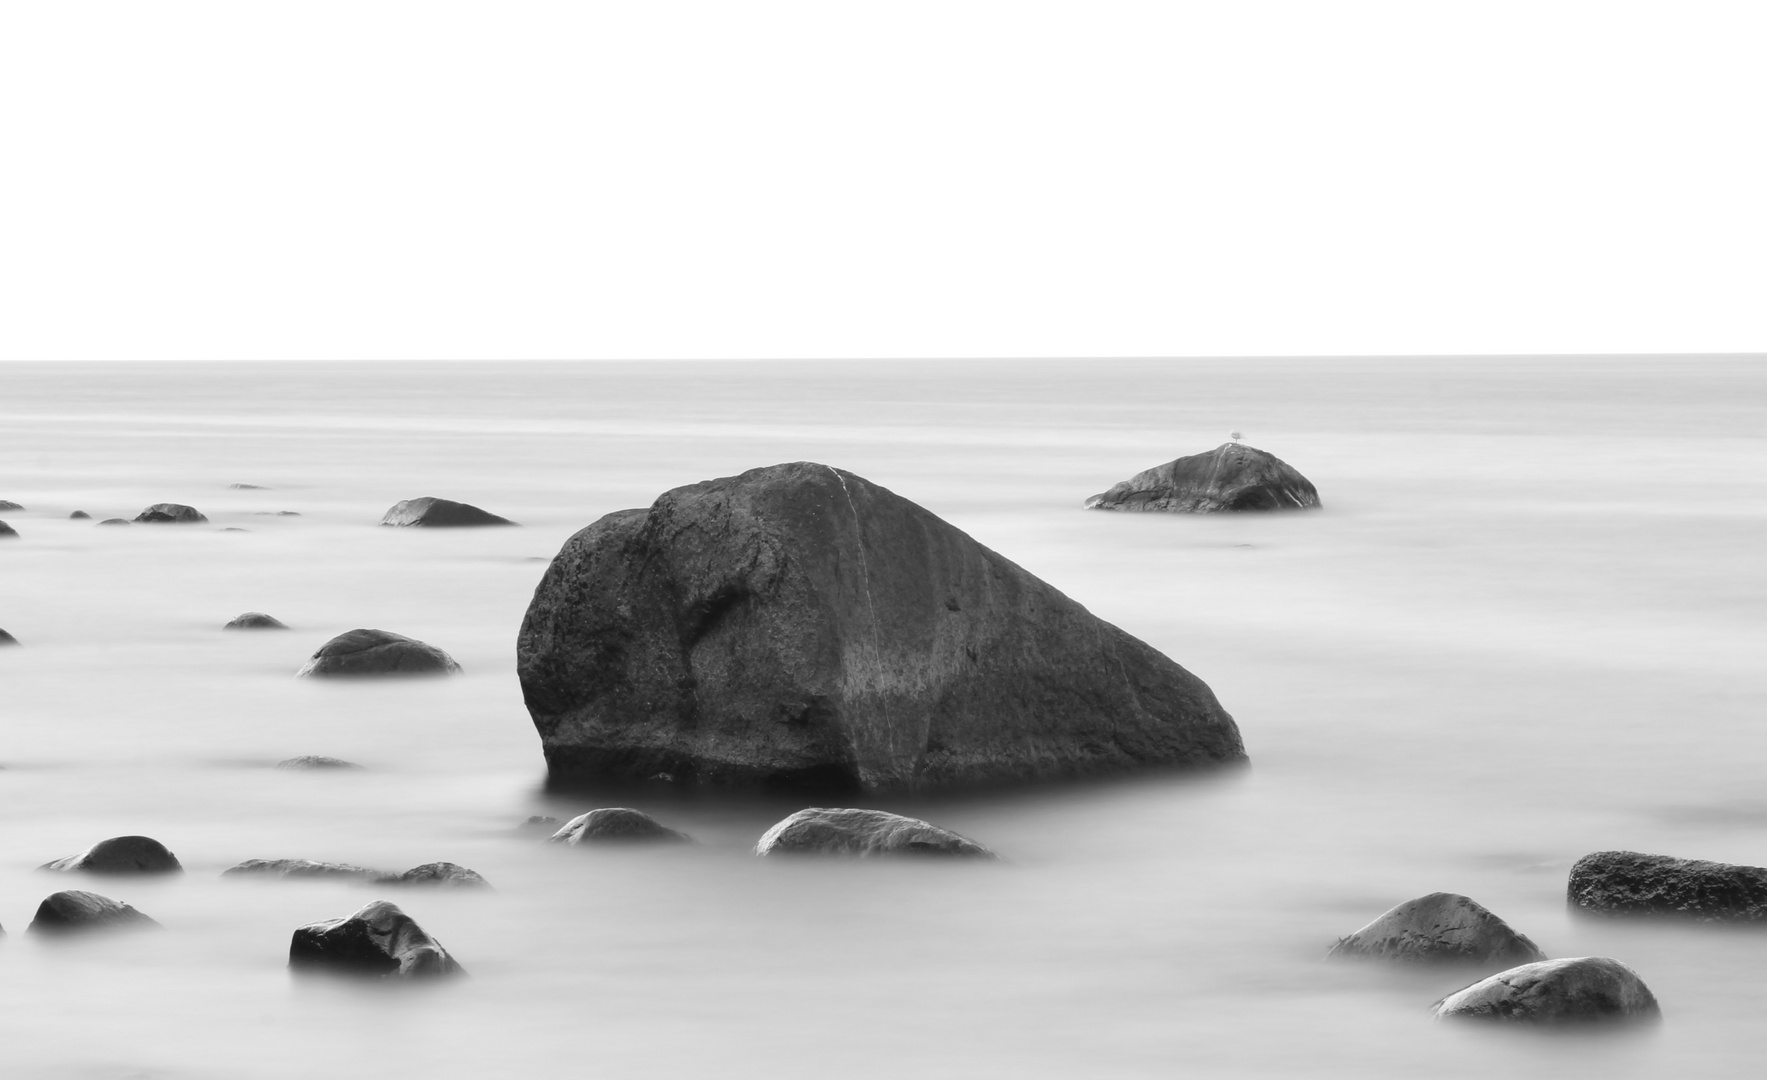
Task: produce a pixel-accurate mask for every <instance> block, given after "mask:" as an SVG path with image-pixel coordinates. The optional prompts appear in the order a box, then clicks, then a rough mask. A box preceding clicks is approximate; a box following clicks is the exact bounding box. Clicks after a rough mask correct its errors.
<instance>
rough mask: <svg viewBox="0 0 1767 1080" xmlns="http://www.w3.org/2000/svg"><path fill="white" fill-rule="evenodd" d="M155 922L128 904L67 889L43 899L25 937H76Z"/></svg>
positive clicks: (157, 924)
mask: <svg viewBox="0 0 1767 1080" xmlns="http://www.w3.org/2000/svg"><path fill="white" fill-rule="evenodd" d="M157 926H159V923H157V922H155V921H154V920H152V919H150V918H148V917H147V916H146V915H143V914H142V913H141V912H139V911H136V910H135V909H134V908H132V907H130V906H129V905H128V904H124V903H121V902H120V901H116V900H112V899H111V898H110V897H108V896H100V895H98V894H97V893H93V892H82V891H81V890H79V889H69V890H67V891H65V892H58V893H54V894H52V895H50V896H47V897H45V898H44V900H43V902H42V903H41V904H38V905H37V916H36V918H34V919H32V920H31V925H30V926H29V928H27V929H26V931H25V932H26V933H27V934H77V933H83V932H86V931H91V930H131V929H148V928H153V927H157Z"/></svg>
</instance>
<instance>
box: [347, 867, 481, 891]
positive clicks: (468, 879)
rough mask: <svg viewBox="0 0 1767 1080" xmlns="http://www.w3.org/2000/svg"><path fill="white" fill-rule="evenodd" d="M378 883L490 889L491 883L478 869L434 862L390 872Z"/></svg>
mask: <svg viewBox="0 0 1767 1080" xmlns="http://www.w3.org/2000/svg"><path fill="white" fill-rule="evenodd" d="M375 884H377V885H430V886H436V887H439V888H447V889H488V888H490V887H491V883H490V882H488V881H486V880H485V879H484V878H483V877H481V876H480V875H479V873H478V871H476V870H468V869H467V868H466V867H464V866H461V865H460V864H458V863H451V862H432V863H424V864H423V865H422V866H413V867H412V868H411V869H409V870H407V871H405V872H404V873H403V874H388V875H385V876H384V877H382V878H380V879H379V880H378V881H377V882H376V883H375Z"/></svg>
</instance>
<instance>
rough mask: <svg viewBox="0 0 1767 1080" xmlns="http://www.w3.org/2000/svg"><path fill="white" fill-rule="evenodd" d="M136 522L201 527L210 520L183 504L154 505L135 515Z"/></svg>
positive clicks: (192, 507) (194, 508)
mask: <svg viewBox="0 0 1767 1080" xmlns="http://www.w3.org/2000/svg"><path fill="white" fill-rule="evenodd" d="M135 520H136V521H141V522H151V523H154V524H161V525H200V524H202V523H203V522H205V521H207V520H209V519H208V518H206V517H204V516H203V515H202V514H201V513H199V512H198V511H197V509H196V507H194V506H185V505H184V504H183V503H154V504H153V505H152V506H150V507H148V508H147V509H145V510H143V511H141V513H139V514H136V515H135Z"/></svg>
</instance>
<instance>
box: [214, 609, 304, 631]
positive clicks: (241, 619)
mask: <svg viewBox="0 0 1767 1080" xmlns="http://www.w3.org/2000/svg"><path fill="white" fill-rule="evenodd" d="M221 629H223V630H287V629H288V626H287V625H286V624H285V623H283V621H282V620H281V619H278V618H276V617H275V616H274V615H266V614H264V613H263V612H261V611H246V612H242V613H240V614H238V615H235V616H234V617H233V619H232V621H230V622H229V623H228V624H227V625H226V626H223V627H222V628H221Z"/></svg>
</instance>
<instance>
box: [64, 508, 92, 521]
mask: <svg viewBox="0 0 1767 1080" xmlns="http://www.w3.org/2000/svg"><path fill="white" fill-rule="evenodd" d="M91 519H92V515H91V514H88V513H87V512H86V511H84V510H75V511H74V512H73V513H71V514H69V515H68V520H69V521H90V520H91Z"/></svg>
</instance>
